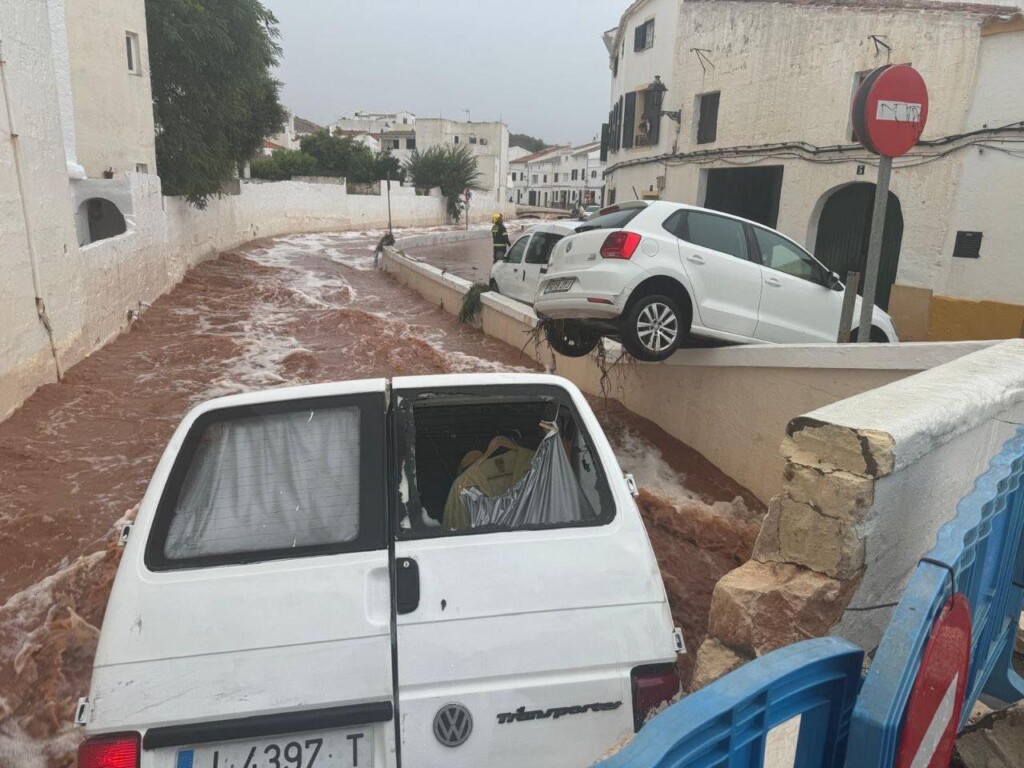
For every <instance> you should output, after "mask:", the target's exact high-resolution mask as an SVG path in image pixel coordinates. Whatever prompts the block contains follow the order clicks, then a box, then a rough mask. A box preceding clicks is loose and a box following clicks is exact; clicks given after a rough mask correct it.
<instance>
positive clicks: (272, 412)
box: [76, 375, 682, 768]
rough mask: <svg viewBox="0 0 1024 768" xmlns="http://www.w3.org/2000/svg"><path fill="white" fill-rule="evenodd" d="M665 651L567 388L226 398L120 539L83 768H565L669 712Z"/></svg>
mask: <svg viewBox="0 0 1024 768" xmlns="http://www.w3.org/2000/svg"><path fill="white" fill-rule="evenodd" d="M681 649H682V642H681V635H680V634H679V633H678V631H677V630H674V629H673V626H672V621H671V616H670V614H669V608H668V603H667V601H666V597H665V590H664V587H663V585H662V582H661V578H660V575H659V572H658V568H657V565H656V563H655V559H654V555H653V553H652V551H651V546H650V543H649V541H648V538H647V533H646V531H645V529H644V526H643V524H642V521H641V519H640V516H639V514H638V512H637V508H636V505H635V504H634V501H633V498H632V496H631V494H630V489H629V487H628V485H627V481H626V480H625V479H624V477H623V475H622V472H621V470H620V469H619V466H618V463H617V462H616V459H615V456H614V455H613V454H612V450H611V448H610V447H609V445H608V441H607V440H606V438H605V436H604V434H603V433H602V431H601V428H600V426H599V425H598V423H597V420H596V419H595V418H594V415H593V413H592V412H591V410H590V408H589V407H588V406H587V403H586V401H585V400H584V398H583V396H582V395H581V394H580V392H579V391H578V390H577V389H576V388H575V387H574V386H573V385H571V384H570V383H568V382H566V381H565V380H563V379H560V378H556V377H552V376H540V375H475V376H465V375H459V376H428V377H422V378H405V379H394V380H390V381H389V380H385V379H377V380H372V381H354V382H344V383H338V384H321V385H315V386H308V387H301V388H293V389H277V390H271V391H266V392H258V393H252V394H245V395H238V396H233V397H226V398H222V399H219V400H214V401H212V402H208V403H206V404H204V405H201V406H199V407H198V408H196V409H195V410H193V411H192V412H191V413H190V414H189V415H188V416H187V417H186V418H185V420H184V422H183V423H182V424H181V426H180V427H179V429H178V430H177V432H176V433H175V434H174V437H173V438H172V440H171V442H170V445H169V446H168V447H167V450H166V452H165V453H164V455H163V458H162V460H161V461H160V464H159V465H158V467H157V469H156V473H155V475H154V476H153V480H152V482H151V483H150V486H149V489H148V491H147V492H146V496H145V499H144V501H143V503H142V507H141V509H140V511H139V514H138V519H137V521H136V522H135V524H134V527H133V529H132V530H131V531H130V535H129V536H128V540H127V544H126V548H125V551H124V557H123V559H122V561H121V565H120V568H119V570H118V572H117V577H116V580H115V582H114V586H113V592H112V593H111V597H110V603H109V605H108V607H107V613H106V617H105V619H104V621H103V630H102V635H101V637H100V641H99V648H98V650H97V654H96V661H95V667H94V670H93V677H92V686H91V690H90V692H89V697H88V699H83V700H82V701H81V702H80V705H79V710H78V712H77V714H76V719H77V721H78V722H79V723H80V724H81V725H84V726H85V730H86V736H87V740H86V741H85V743H84V744H83V745H82V747H81V748H80V750H79V766H80V768H99V767H100V766H102V767H104V768H126V767H128V766H131V767H133V768H134V767H135V766H139V767H140V768H356V767H357V766H358V767H359V768H362V767H363V766H404V768H428V767H430V768H435V767H436V766H465V767H466V768H470V767H472V768H483V767H484V766H488V767H489V768H499V767H500V766H517V767H522V766H535V767H536V766H557V767H558V768H572V767H573V766H585V765H588V764H590V763H591V762H593V761H594V760H595V759H597V758H599V757H600V756H601V755H602V753H604V752H605V751H606V750H607V749H608V748H609V747H610V746H612V745H613V744H615V742H616V741H618V740H620V739H621V738H622V737H623V736H626V735H628V734H631V733H633V731H634V730H635V729H636V728H638V727H639V725H640V724H641V723H642V721H643V717H644V715H645V713H646V712H647V711H648V710H649V709H651V708H652V707H654V706H657V705H658V704H659V703H660V702H661V701H663V700H665V699H668V698H670V697H671V696H673V695H674V694H675V693H676V692H677V690H678V686H679V679H678V677H677V675H676V672H675V668H674V662H675V660H676V654H677V652H679V651H680V650H681Z"/></svg>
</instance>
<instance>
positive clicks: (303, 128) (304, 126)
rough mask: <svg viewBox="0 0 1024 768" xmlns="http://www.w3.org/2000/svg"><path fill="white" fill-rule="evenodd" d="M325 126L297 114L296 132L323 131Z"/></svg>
mask: <svg viewBox="0 0 1024 768" xmlns="http://www.w3.org/2000/svg"><path fill="white" fill-rule="evenodd" d="M323 129H324V128H323V126H322V125H317V124H316V123H314V122H313V121H312V120H306V119H305V118H302V117H299V116H298V115H296V116H295V132H296V133H317V132H318V131H322V130H323Z"/></svg>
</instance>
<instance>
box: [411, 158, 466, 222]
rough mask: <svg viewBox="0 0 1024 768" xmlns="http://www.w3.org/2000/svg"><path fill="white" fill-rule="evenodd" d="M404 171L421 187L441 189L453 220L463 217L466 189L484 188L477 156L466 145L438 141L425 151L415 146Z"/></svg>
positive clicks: (415, 184)
mask: <svg viewBox="0 0 1024 768" xmlns="http://www.w3.org/2000/svg"><path fill="white" fill-rule="evenodd" d="M405 173H406V175H407V176H408V177H409V178H410V179H411V180H412V183H413V185H414V186H416V187H419V188H420V189H432V188H434V187H440V188H441V194H442V195H444V196H445V199H446V201H447V204H448V217H449V218H450V219H451V220H452V221H456V222H457V221H459V219H461V218H462V210H463V208H465V200H464V199H463V192H465V191H466V190H467V189H481V187H480V183H479V181H478V179H479V178H480V171H478V170H477V164H476V155H475V154H474V153H473V151H472V150H471V149H470V148H469V146H468V145H467V144H438V145H437V146H434V147H431V148H430V149H428V150H426V151H425V152H420V151H419V150H418V149H414V150H413V151H412V154H411V155H409V159H408V160H407V161H406V163H405Z"/></svg>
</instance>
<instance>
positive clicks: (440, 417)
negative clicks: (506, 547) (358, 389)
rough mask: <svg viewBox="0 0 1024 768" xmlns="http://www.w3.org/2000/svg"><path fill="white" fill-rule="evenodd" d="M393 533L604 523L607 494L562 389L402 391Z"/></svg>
mask: <svg viewBox="0 0 1024 768" xmlns="http://www.w3.org/2000/svg"><path fill="white" fill-rule="evenodd" d="M399 402H400V405H399V413H400V416H399V450H400V452H401V453H402V454H403V455H401V456H400V459H401V465H402V467H403V474H404V476H403V482H402V485H403V488H405V489H406V492H405V493H404V494H403V499H402V503H403V506H404V509H403V510H402V514H401V520H400V526H399V527H400V532H399V533H400V536H402V537H403V538H420V537H435V536H450V535H458V534H472V533H491V532H500V531H513V530H524V529H526V530H539V529H545V528H565V527H573V526H580V525H583V526H587V525H603V524H606V523H608V522H610V521H611V520H612V519H614V517H615V504H614V501H613V500H612V497H611V491H610V489H609V487H608V484H607V480H606V478H605V476H604V473H603V469H602V466H601V462H600V459H599V458H598V456H597V454H596V452H595V451H594V448H593V443H592V442H591V438H590V436H589V435H588V434H587V432H586V430H585V429H584V427H583V426H582V424H581V423H580V421H579V419H578V416H577V414H576V413H575V409H574V408H573V406H572V403H571V400H569V398H568V397H567V396H566V395H565V393H564V391H562V390H559V389H558V388H554V387H548V386H532V387H509V388H507V390H506V389H505V388H498V387H488V388H486V390H478V391H475V392H474V391H473V389H472V388H467V389H466V390H462V391H460V392H437V391H433V392H429V393H423V394H422V395H420V396H417V393H402V395H401V398H400V401H399Z"/></svg>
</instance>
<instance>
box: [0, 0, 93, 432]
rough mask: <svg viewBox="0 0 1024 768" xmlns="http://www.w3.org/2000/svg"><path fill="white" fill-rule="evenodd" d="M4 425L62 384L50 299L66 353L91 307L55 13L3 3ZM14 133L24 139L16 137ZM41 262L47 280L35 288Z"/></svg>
mask: <svg viewBox="0 0 1024 768" xmlns="http://www.w3.org/2000/svg"><path fill="white" fill-rule="evenodd" d="M0 46H2V55H0V59H2V60H3V62H4V63H3V64H2V65H0V66H2V67H3V72H4V82H5V84H6V87H3V86H0V275H2V277H0V416H3V415H4V414H6V413H7V412H8V410H9V409H10V407H11V406H12V405H13V404H16V403H19V402H21V400H22V399H23V398H24V397H25V396H27V395H28V394H29V393H30V392H31V391H32V390H34V389H35V388H36V386H38V385H39V384H40V383H42V382H45V381H52V380H54V379H55V378H56V370H55V366H54V362H53V357H52V354H51V351H50V345H49V341H48V339H47V334H46V331H45V329H44V327H43V324H42V323H41V322H40V319H39V316H38V315H37V312H36V305H35V298H36V296H37V293H36V288H37V287H38V296H39V298H41V299H42V300H43V303H44V306H45V308H46V312H47V317H48V319H49V321H50V322H51V324H52V326H53V328H54V333H55V336H56V338H57V341H58V345H59V346H60V347H62V348H67V347H70V346H74V345H75V344H76V341H77V332H76V329H78V328H79V327H80V325H81V319H82V311H83V298H82V295H81V294H80V293H79V292H69V291H67V290H66V288H67V286H68V284H69V283H70V282H72V280H73V277H74V275H75V274H77V272H78V269H79V254H78V249H77V247H76V242H77V241H76V237H75V226H74V221H73V220H72V216H71V205H70V202H69V199H70V190H69V186H68V167H67V160H66V156H65V152H64V132H63V130H62V127H61V120H60V114H61V111H60V104H59V98H58V87H57V82H56V79H55V76H54V69H53V57H52V49H51V38H50V26H49V19H48V8H47V5H46V4H45V3H41V2H24V0H0ZM14 134H17V137H16V138H15V136H14ZM33 262H34V263H35V265H36V272H37V273H38V275H39V280H38V286H34V285H33V279H32V275H33Z"/></svg>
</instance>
